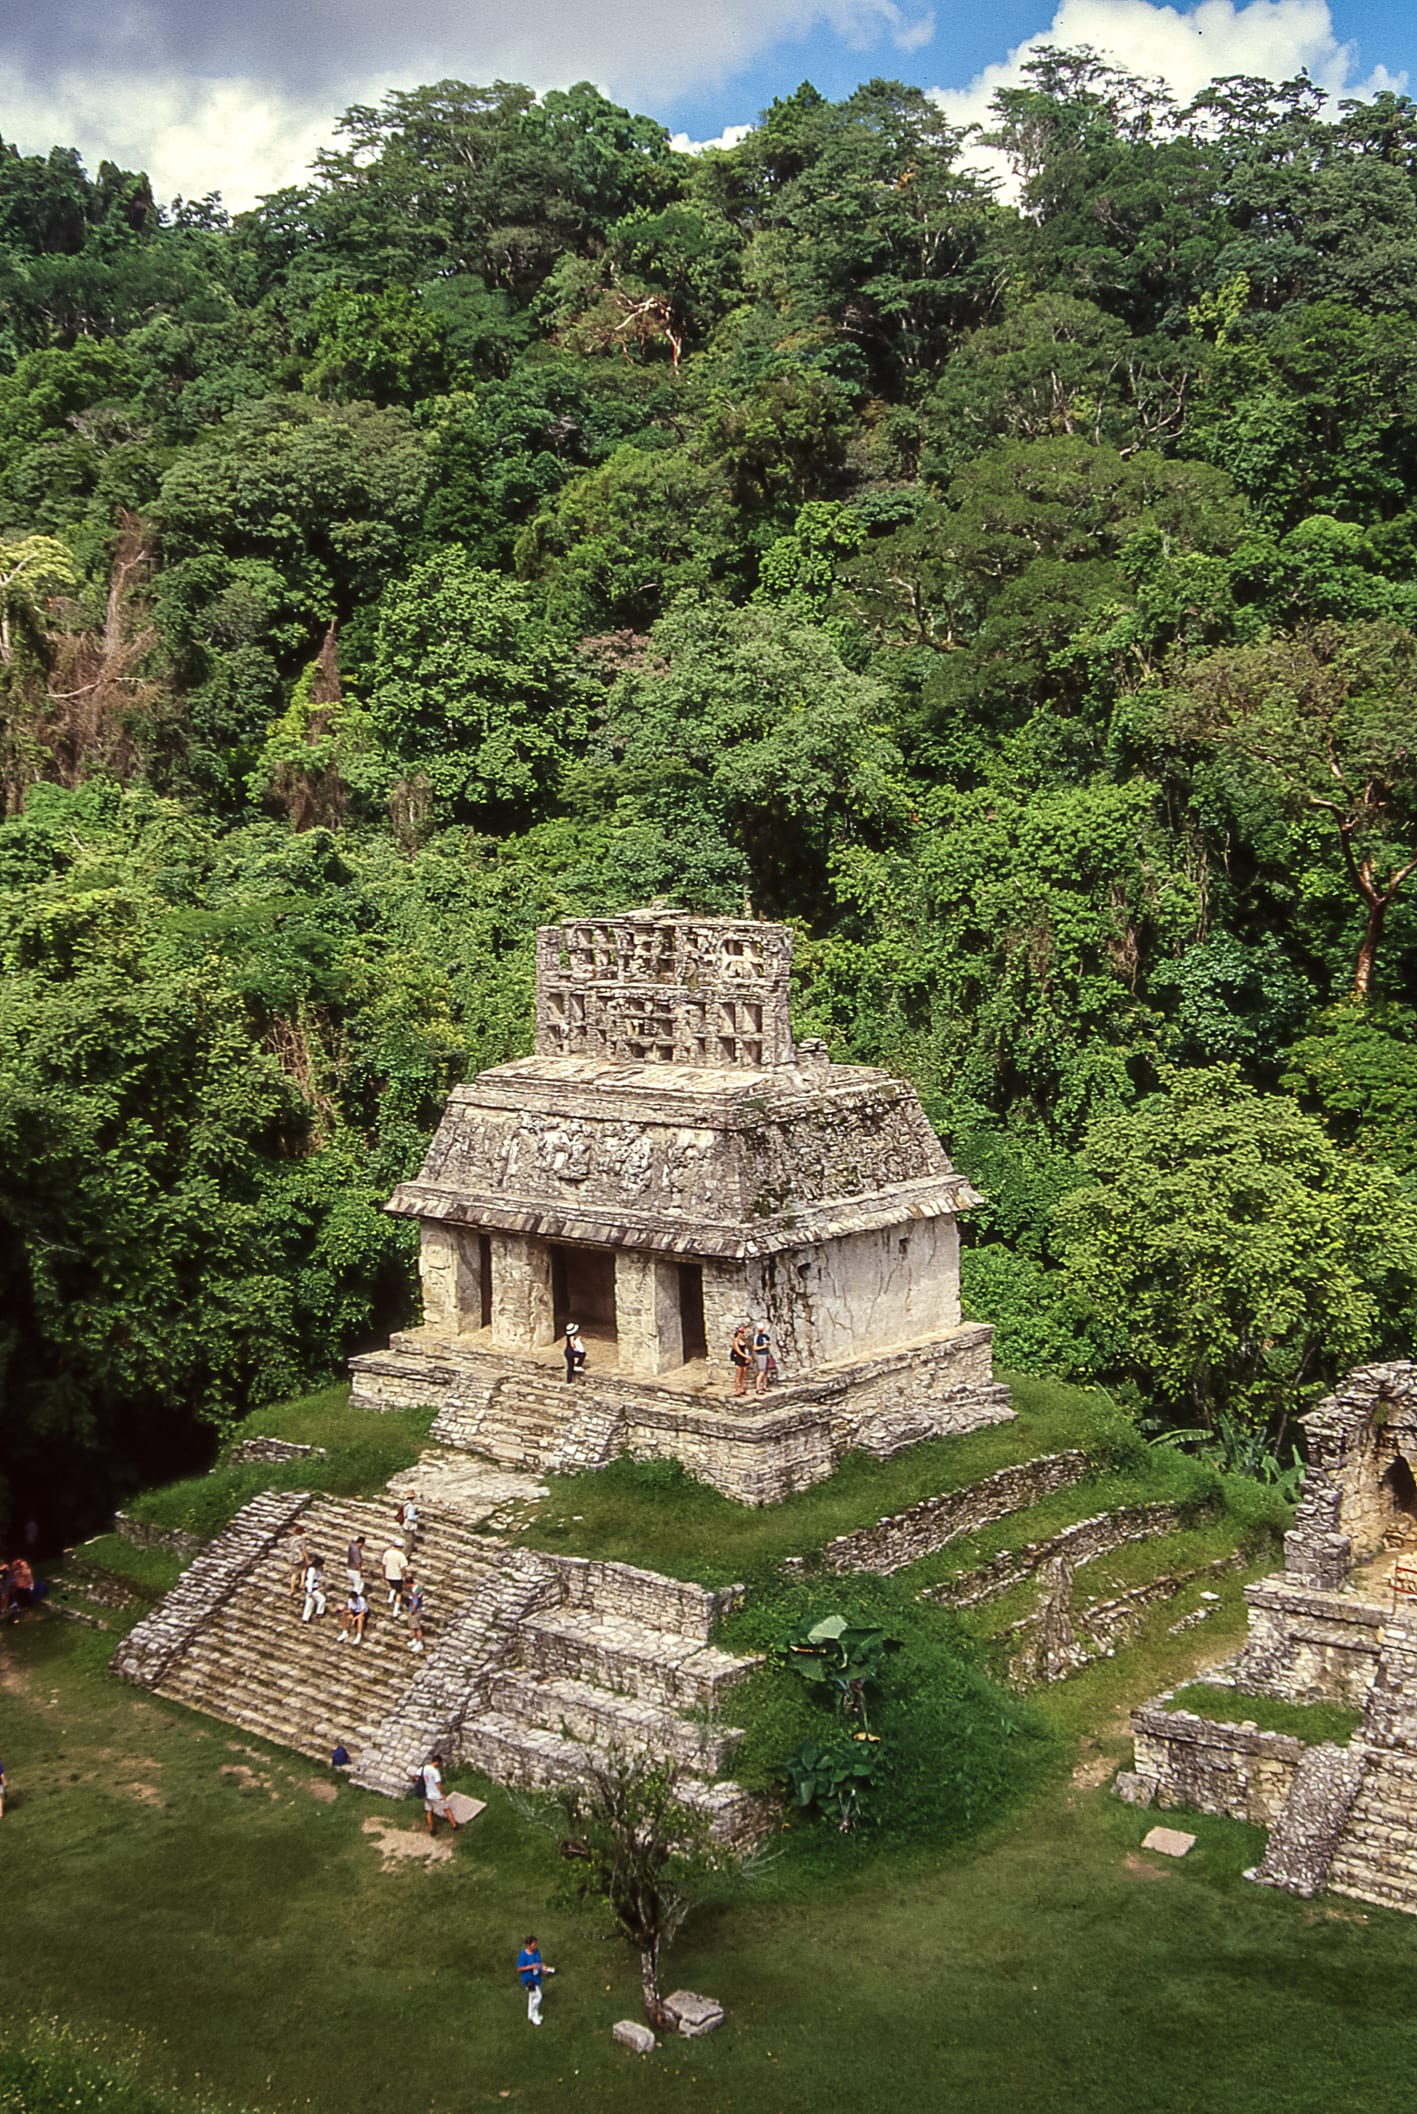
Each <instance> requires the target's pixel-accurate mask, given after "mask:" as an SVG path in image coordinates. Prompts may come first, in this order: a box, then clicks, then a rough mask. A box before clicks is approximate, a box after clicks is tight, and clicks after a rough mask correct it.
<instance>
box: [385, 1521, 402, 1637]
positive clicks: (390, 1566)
mask: <svg viewBox="0 0 1417 2114" xmlns="http://www.w3.org/2000/svg"><path fill="white" fill-rule="evenodd" d="M403 1574H404V1560H403V1550H402V1549H401V1548H400V1547H399V1545H398V1543H397V1542H392V1541H391V1542H390V1543H389V1546H388V1548H387V1549H385V1551H384V1584H385V1585H386V1586H387V1587H388V1589H389V1606H390V1607H391V1608H392V1609H393V1614H394V1620H395V1622H397V1621H398V1619H399V1616H400V1615H401V1614H402V1613H403V1607H402V1601H403Z"/></svg>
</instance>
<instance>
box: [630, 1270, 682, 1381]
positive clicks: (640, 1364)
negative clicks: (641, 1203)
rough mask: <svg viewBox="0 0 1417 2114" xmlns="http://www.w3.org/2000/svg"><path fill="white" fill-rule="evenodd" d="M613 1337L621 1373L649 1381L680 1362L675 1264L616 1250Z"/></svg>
mask: <svg viewBox="0 0 1417 2114" xmlns="http://www.w3.org/2000/svg"><path fill="white" fill-rule="evenodd" d="M615 1336H616V1345H615V1348H616V1354H617V1357H618V1360H619V1365H620V1370H621V1372H624V1373H643V1374H644V1375H646V1376H647V1377H649V1378H653V1376H654V1375H655V1374H656V1373H667V1372H672V1371H673V1370H674V1369H675V1368H677V1367H678V1366H681V1365H682V1364H683V1363H684V1354H683V1331H682V1329H681V1326H680V1320H679V1266H678V1264H677V1263H676V1262H672V1261H668V1260H666V1259H665V1258H664V1257H663V1256H661V1255H656V1254H655V1253H653V1251H652V1250H650V1251H647V1250H645V1249H640V1248H621V1249H620V1250H619V1251H618V1252H617V1254H616V1257H615Z"/></svg>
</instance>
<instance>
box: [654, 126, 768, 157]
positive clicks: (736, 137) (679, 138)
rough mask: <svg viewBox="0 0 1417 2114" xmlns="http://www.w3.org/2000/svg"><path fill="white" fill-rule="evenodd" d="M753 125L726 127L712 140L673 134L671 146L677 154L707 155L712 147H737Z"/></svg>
mask: <svg viewBox="0 0 1417 2114" xmlns="http://www.w3.org/2000/svg"><path fill="white" fill-rule="evenodd" d="M752 129H753V127H752V126H751V125H725V126H724V128H723V130H722V132H719V133H716V134H715V136H714V137H713V138H712V139H690V137H689V135H688V133H687V132H671V133H670V135H669V144H670V146H671V147H672V148H673V149H674V152H675V153H676V154H707V153H708V151H709V149H710V147H736V146H739V145H740V144H741V143H742V141H744V140H745V139H746V138H747V137H748V134H749V133H750V132H751V131H752Z"/></svg>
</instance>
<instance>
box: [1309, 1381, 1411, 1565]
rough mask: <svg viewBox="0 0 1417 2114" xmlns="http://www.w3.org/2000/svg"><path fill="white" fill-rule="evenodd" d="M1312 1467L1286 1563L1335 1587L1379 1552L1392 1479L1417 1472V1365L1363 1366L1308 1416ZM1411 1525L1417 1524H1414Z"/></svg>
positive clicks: (1393, 1498) (1392, 1499) (1392, 1512)
mask: <svg viewBox="0 0 1417 2114" xmlns="http://www.w3.org/2000/svg"><path fill="white" fill-rule="evenodd" d="M1303 1424H1304V1430H1305V1434H1306V1437H1307V1441H1308V1453H1309V1465H1308V1468H1307V1469H1306V1471H1305V1475H1304V1488H1303V1491H1302V1493H1301V1495H1300V1499H1299V1509H1298V1511H1297V1513H1296V1514H1295V1518H1294V1526H1293V1530H1292V1532H1291V1533H1289V1534H1287V1535H1286V1536H1285V1539H1284V1566H1285V1570H1286V1571H1287V1572H1289V1573H1290V1574H1291V1575H1292V1576H1293V1577H1295V1578H1297V1579H1301V1580H1302V1581H1303V1582H1304V1583H1305V1584H1307V1585H1311V1586H1317V1587H1320V1588H1333V1589H1337V1588H1338V1587H1340V1586H1342V1585H1343V1584H1344V1583H1345V1581H1346V1580H1347V1578H1348V1576H1349V1574H1350V1572H1351V1570H1352V1567H1353V1564H1354V1562H1355V1561H1357V1562H1360V1563H1361V1562H1364V1561H1366V1559H1367V1558H1368V1557H1370V1556H1372V1555H1374V1554H1376V1552H1377V1551H1378V1549H1380V1548H1381V1546H1382V1542H1383V1536H1384V1535H1385V1533H1386V1532H1387V1530H1388V1529H1389V1527H1391V1526H1392V1525H1393V1524H1394V1523H1395V1521H1396V1519H1397V1518H1398V1516H1399V1512H1400V1510H1401V1507H1400V1505H1399V1494H1398V1492H1397V1490H1396V1489H1395V1487H1394V1479H1395V1478H1401V1477H1402V1476H1404V1474H1405V1475H1406V1476H1407V1482H1408V1490H1409V1493H1410V1491H1411V1479H1410V1472H1413V1471H1417V1365H1414V1364H1413V1363H1411V1362H1410V1361H1396V1362H1394V1363H1391V1364H1388V1365H1365V1366H1360V1367H1359V1368H1358V1370H1357V1371H1356V1372H1352V1373H1350V1374H1349V1375H1348V1377H1347V1379H1346V1380H1345V1381H1344V1382H1343V1385H1342V1386H1341V1387H1340V1388H1338V1389H1337V1390H1336V1391H1335V1392H1334V1393H1333V1394H1331V1395H1328V1396H1326V1397H1325V1399H1324V1400H1323V1401H1322V1402H1320V1404H1319V1406H1318V1408H1317V1409H1313V1410H1310V1412H1309V1414H1308V1415H1307V1416H1306V1417H1305V1418H1304V1419H1303ZM1408 1517H1409V1521H1410V1522H1411V1524H1413V1525H1414V1527H1417V1521H1414V1520H1412V1516H1411V1513H1409V1515H1408Z"/></svg>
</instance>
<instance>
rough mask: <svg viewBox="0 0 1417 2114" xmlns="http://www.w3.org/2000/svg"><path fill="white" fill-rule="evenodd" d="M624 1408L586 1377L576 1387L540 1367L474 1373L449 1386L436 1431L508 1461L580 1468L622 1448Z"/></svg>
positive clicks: (447, 1440) (443, 1440)
mask: <svg viewBox="0 0 1417 2114" xmlns="http://www.w3.org/2000/svg"><path fill="white" fill-rule="evenodd" d="M622 1429H623V1420H622V1417H621V1413H620V1410H619V1409H618V1407H617V1406H616V1404H615V1403H614V1402H613V1401H612V1400H608V1399H607V1398H606V1396H605V1395H604V1393H602V1392H601V1391H599V1390H597V1389H594V1388H593V1386H592V1383H590V1382H589V1381H587V1380H585V1379H581V1380H577V1381H575V1382H574V1383H572V1384H571V1385H570V1386H568V1385H567V1384H566V1381H565V1380H564V1378H563V1377H562V1376H561V1375H560V1374H558V1373H554V1372H545V1373H543V1372H540V1371H536V1370H531V1371H524V1372H517V1373H505V1372H500V1371H496V1370H495V1369H490V1370H489V1372H488V1373H487V1374H486V1375H477V1376H475V1377H474V1376H473V1375H471V1374H469V1375H467V1376H466V1377H464V1378H463V1379H461V1380H460V1381H459V1382H458V1384H457V1385H456V1386H454V1387H453V1388H451V1389H450V1390H449V1393H448V1398H447V1401H446V1402H445V1404H444V1406H443V1408H442V1409H441V1410H440V1411H439V1413H438V1415H437V1417H436V1418H435V1419H434V1423H433V1428H432V1431H431V1432H430V1434H429V1436H430V1438H432V1439H433V1440H434V1441H435V1442H436V1443H438V1444H440V1445H444V1446H458V1447H462V1448H464V1449H465V1450H466V1451H467V1452H469V1453H480V1454H483V1455H485V1456H486V1457H487V1459H489V1460H492V1461H497V1462H499V1463H500V1464H501V1465H502V1466H503V1467H506V1468H522V1469H531V1470H533V1471H539V1472H541V1473H543V1474H546V1473H557V1474H573V1473H575V1472H576V1471H578V1470H580V1469H583V1468H601V1467H603V1466H604V1465H605V1463H606V1462H607V1461H608V1460H611V1459H612V1458H613V1457H614V1455H615V1454H616V1453H618V1452H619V1450H620V1445H621V1436H622Z"/></svg>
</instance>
